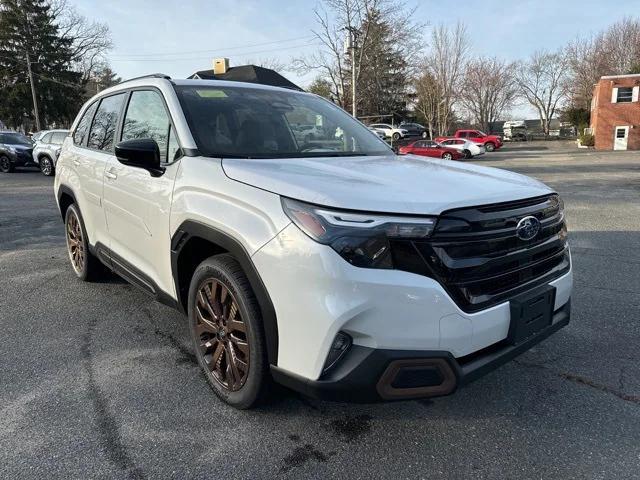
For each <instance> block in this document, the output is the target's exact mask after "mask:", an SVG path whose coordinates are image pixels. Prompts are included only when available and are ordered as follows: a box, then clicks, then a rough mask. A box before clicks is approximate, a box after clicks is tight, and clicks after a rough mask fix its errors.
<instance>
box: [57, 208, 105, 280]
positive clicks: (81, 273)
mask: <svg viewBox="0 0 640 480" xmlns="http://www.w3.org/2000/svg"><path fill="white" fill-rule="evenodd" d="M64 226H65V238H66V240H67V252H68V253H69V260H70V261H71V266H72V267H73V271H74V272H75V274H76V276H77V277H78V278H79V279H80V280H82V281H84V282H88V281H91V280H96V279H97V278H99V277H100V276H101V274H102V273H103V272H104V269H103V268H102V265H101V264H100V260H98V259H97V258H96V257H95V256H94V255H93V254H92V253H91V252H90V251H89V240H88V237H87V231H86V230H85V228H84V221H83V220H82V215H80V209H78V207H76V205H75V204H74V203H72V204H71V205H69V207H68V208H67V211H66V212H65V215H64Z"/></svg>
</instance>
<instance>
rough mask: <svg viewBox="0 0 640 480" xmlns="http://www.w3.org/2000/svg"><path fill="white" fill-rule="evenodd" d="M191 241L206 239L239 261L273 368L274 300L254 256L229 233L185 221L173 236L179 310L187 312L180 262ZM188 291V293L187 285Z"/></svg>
mask: <svg viewBox="0 0 640 480" xmlns="http://www.w3.org/2000/svg"><path fill="white" fill-rule="evenodd" d="M190 238H201V239H203V240H207V241H209V242H211V243H213V244H215V245H217V246H219V247H221V248H223V249H224V250H226V251H227V252H229V253H231V254H232V255H233V256H234V257H235V258H236V260H238V262H239V263H240V266H241V267H242V269H243V270H244V273H245V275H247V279H248V280H249V284H250V285H251V288H252V289H253V292H254V294H255V296H256V299H257V300H258V305H259V306H260V313H261V314H262V322H263V325H264V333H265V337H266V340H267V357H268V359H269V363H270V364H271V365H277V361H278V323H277V319H276V312H275V308H274V307H273V302H272V301H271V297H270V296H269V293H268V292H267V289H266V287H265V285H264V283H263V281H262V278H261V277H260V274H259V273H258V270H257V269H256V267H255V265H254V264H253V261H252V260H251V256H250V255H249V253H248V252H247V250H246V249H245V248H244V246H243V245H242V244H241V243H240V242H239V241H238V240H236V239H235V238H233V237H231V236H230V235H228V234H227V233H225V232H222V231H220V230H218V229H216V228H214V227H212V226H210V225H205V224H203V223H200V222H197V221H194V220H186V221H185V222H183V223H182V224H181V225H180V226H179V227H178V228H177V229H176V231H175V233H174V234H173V236H172V237H171V273H172V275H173V281H174V284H175V289H176V295H177V299H178V302H177V303H178V308H179V309H180V310H181V311H182V312H183V313H186V312H185V309H184V304H185V301H186V295H185V292H184V290H183V289H181V288H180V279H179V268H178V260H179V258H180V253H181V251H182V248H183V247H184V246H185V245H186V244H187V242H188V240H189V239H190ZM186 290H187V292H188V286H187V289H186Z"/></svg>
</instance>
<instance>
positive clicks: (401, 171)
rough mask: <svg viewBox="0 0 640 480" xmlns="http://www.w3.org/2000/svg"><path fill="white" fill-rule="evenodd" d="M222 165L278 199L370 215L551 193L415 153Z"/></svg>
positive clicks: (513, 176) (532, 183) (499, 173)
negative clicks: (370, 213) (365, 212)
mask: <svg viewBox="0 0 640 480" xmlns="http://www.w3.org/2000/svg"><path fill="white" fill-rule="evenodd" d="M222 165H223V168H224V171H225V173H226V175H227V176H228V177H229V178H231V179H234V180H237V181H239V182H242V183H246V184H248V185H252V186H255V187H258V188H261V189H263V190H268V191H270V192H273V193H277V194H278V195H283V196H285V197H289V198H294V199H296V200H301V201H304V202H309V203H315V204H318V205H324V206H328V207H337V208H344V209H352V210H365V211H370V212H384V213H411V214H424V215H429V214H431V215H437V214H439V213H441V212H443V211H445V210H449V209H451V208H457V207H464V206H473V205H482V204H490V203H498V202H506V201H510V200H520V199H524V198H531V197H536V196H540V195H545V194H548V193H551V192H552V190H551V189H550V188H549V187H547V186H546V185H544V184H543V183H541V182H539V181H537V180H534V179H532V178H529V177H525V176H523V175H519V174H517V173H512V172H507V171H505V170H500V169H497V168H488V167H479V166H476V165H470V164H464V163H458V162H452V161H447V160H439V159H429V158H424V157H418V156H415V155H403V156H371V157H326V158H325V157H322V158H303V159H300V158H297V159H296V158H285V159H267V160H264V159H224V160H223V162H222Z"/></svg>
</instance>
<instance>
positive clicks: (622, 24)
mask: <svg viewBox="0 0 640 480" xmlns="http://www.w3.org/2000/svg"><path fill="white" fill-rule="evenodd" d="M603 43H604V50H605V51H606V52H607V54H608V56H609V59H610V62H609V63H610V68H611V70H612V72H610V73H611V74H615V75H617V74H624V73H628V72H629V71H630V70H631V69H632V68H633V67H634V66H635V65H636V64H637V63H638V61H639V60H640V20H639V19H637V18H631V17H627V18H623V19H622V20H620V21H619V22H616V23H614V24H613V25H611V26H610V27H609V28H608V29H607V30H606V31H605V32H604V35H603Z"/></svg>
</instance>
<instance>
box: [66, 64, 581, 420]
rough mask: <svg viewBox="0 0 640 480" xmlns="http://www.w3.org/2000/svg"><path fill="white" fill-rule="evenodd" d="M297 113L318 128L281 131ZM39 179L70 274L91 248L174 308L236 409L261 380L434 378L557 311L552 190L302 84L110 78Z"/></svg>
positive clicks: (365, 388)
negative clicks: (438, 151) (465, 159)
mask: <svg viewBox="0 0 640 480" xmlns="http://www.w3.org/2000/svg"><path fill="white" fill-rule="evenodd" d="M310 124H311V125H316V126H317V127H318V128H317V129H318V131H319V133H323V134H322V135H320V134H319V135H316V136H314V139H313V140H310V141H307V142H306V143H304V142H302V141H300V140H297V139H296V137H295V135H294V134H293V130H295V128H297V127H298V126H300V125H310ZM338 129H340V131H341V132H342V134H341V135H338V136H336V131H338ZM55 194H56V199H57V202H58V206H59V208H60V212H61V214H62V217H63V219H64V222H65V226H66V229H65V231H66V239H67V246H68V251H69V257H70V260H71V264H72V266H73V269H74V271H75V273H76V275H77V276H78V277H79V278H80V279H82V280H89V279H91V278H95V276H96V275H99V274H100V272H104V270H103V269H102V266H101V265H99V263H100V262H101V263H103V264H104V265H106V266H107V267H108V268H109V269H111V270H113V271H115V272H116V273H118V274H119V275H121V276H122V277H124V278H125V279H127V280H128V281H130V282H131V283H132V284H134V285H136V286H138V287H139V288H140V289H141V290H142V291H143V292H146V293H148V294H149V295H151V296H153V297H155V298H156V299H158V300H159V301H160V302H162V303H165V304H167V305H171V306H173V307H175V308H177V309H179V310H181V311H182V312H185V313H186V314H187V315H188V319H189V324H190V331H191V337H192V341H193V348H194V350H195V352H196V356H197V358H198V361H199V363H200V365H201V367H202V368H203V370H204V372H205V374H206V377H207V379H208V380H209V382H210V384H211V386H212V388H213V390H214V391H215V393H216V394H218V396H220V397H221V398H222V399H223V400H224V401H226V402H228V403H229V404H231V405H234V406H235V407H238V408H248V407H251V406H252V405H254V404H255V403H256V402H257V401H258V400H259V399H260V398H261V397H262V396H263V395H264V393H265V390H266V387H267V386H268V384H269V383H270V382H271V381H272V380H275V381H276V382H279V383H281V384H283V385H285V386H288V387H290V388H292V389H294V390H297V391H299V392H301V393H303V394H306V395H310V396H314V397H316V398H323V399H334V400H349V401H359V402H368V401H378V400H398V399H413V398H422V397H431V396H439V395H447V394H450V393H452V392H454V391H455V390H456V389H457V388H458V387H460V386H463V385H464V384H466V383H468V382H470V381H473V380H475V379H476V378H478V377H480V376H482V375H483V374H485V373H487V372H489V371H491V370H492V369H494V368H496V367H498V366H499V365H501V364H503V363H505V362H506V361H508V360H510V359H512V358H514V357H515V356H516V355H518V354H520V353H522V352H523V351H525V350H527V349H529V348H530V347H532V346H533V345H535V344H537V343H538V342H540V341H541V340H543V339H544V338H546V337H548V336H549V335H550V334H552V333H554V332H556V331H557V330H558V329H560V328H561V327H563V326H565V325H567V324H568V322H569V314H570V294H571V287H572V272H571V259H570V253H569V247H568V245H567V238H566V237H567V231H566V227H565V220H564V207H563V204H562V201H561V200H560V198H559V197H558V195H557V194H556V193H555V192H554V191H553V190H551V189H550V188H548V187H547V186H545V185H543V184H542V183H540V182H538V181H536V180H533V179H531V178H527V177H524V176H522V175H517V174H515V173H509V172H506V171H502V170H498V169H491V168H482V167H478V166H474V165H466V164H460V163H456V162H449V161H443V160H436V159H426V158H422V157H415V156H411V155H406V156H396V155H395V154H394V153H393V151H392V150H391V149H390V148H389V147H388V146H387V145H386V143H385V142H384V141H382V140H380V139H379V138H378V137H377V136H376V135H375V134H374V133H372V132H370V131H369V130H368V129H367V128H366V127H365V126H364V125H362V124H361V123H360V122H358V121H357V120H355V119H353V118H352V117H351V116H349V115H348V114H347V113H345V112H344V111H343V110H341V109H340V108H338V107H337V106H335V105H333V104H332V103H330V102H328V101H326V100H324V99H322V98H320V97H318V96H316V95H311V94H307V93H304V92H298V91H293V90H288V89H283V88H276V87H268V86H263V85H256V84H249V83H239V82H223V81H216V80H211V81H207V80H171V79H170V78H168V77H165V76H162V75H152V76H149V77H144V78H139V79H135V80H131V81H127V82H124V83H121V84H120V85H118V86H115V87H112V88H110V89H108V90H105V91H103V92H101V93H100V94H98V95H97V96H95V97H94V98H92V99H91V100H90V101H89V102H87V104H86V105H85V106H84V107H83V108H82V110H81V111H80V113H79V115H78V118H77V119H76V121H75V122H74V125H73V127H72V131H71V134H70V135H69V136H68V137H67V138H66V140H65V142H64V145H63V148H62V152H61V154H60V158H59V160H58V164H57V168H56V178H55ZM158 321H161V319H158Z"/></svg>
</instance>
